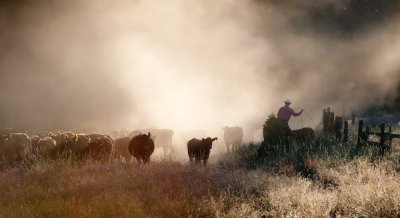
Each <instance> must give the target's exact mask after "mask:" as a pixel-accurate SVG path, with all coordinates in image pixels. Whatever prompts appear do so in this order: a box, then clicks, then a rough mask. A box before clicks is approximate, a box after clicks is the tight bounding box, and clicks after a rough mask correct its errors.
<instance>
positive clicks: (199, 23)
mask: <svg viewBox="0 0 400 218" xmlns="http://www.w3.org/2000/svg"><path fill="white" fill-rule="evenodd" d="M399 5H400V4H399V1H395V0H382V1H372V0H364V1H357V0H339V1H338V0H318V1H317V0H314V1H312V0H304V1H295V0H280V1H276V0H247V1H246V0H240V1H237V0H220V1H215V0H202V1H198V0H197V1H195V0H153V1H149V0H135V1H128V0H113V1H111V0H105V1H96V0H79V1H78V0H68V1H62V0H59V1H50V0H47V1H46V0H35V1H33V0H17V1H6V0H2V1H0V78H1V79H0V102H1V103H0V127H12V128H22V129H89V128H97V129H113V128H127V129H135V128H148V127H157V128H170V129H174V130H181V131H183V130H194V129H220V128H221V127H223V126H226V125H228V126H242V127H244V128H247V129H257V128H260V127H261V125H262V124H263V122H264V121H265V119H266V117H267V116H268V115H269V114H271V113H275V114H276V113H277V111H278V109H279V107H281V106H282V104H283V101H284V100H285V99H290V100H292V102H293V104H292V107H293V108H294V109H295V110H300V109H304V110H305V111H306V113H305V114H303V116H302V117H300V118H296V119H293V120H292V121H291V125H292V126H293V127H295V128H300V127H303V126H312V127H315V126H317V124H318V123H319V122H320V119H321V116H322V112H321V111H322V109H323V108H325V107H328V106H330V107H332V109H333V110H334V111H336V113H338V114H341V113H342V112H343V109H345V111H347V112H346V113H349V112H350V111H352V110H354V109H360V108H363V107H365V106H366V105H368V104H370V103H373V102H383V101H385V100H387V99H388V98H389V99H390V96H391V93H393V91H394V90H395V89H396V88H397V86H398V85H399V84H400V38H398V37H397V36H398V35H399V33H400V19H399Z"/></svg>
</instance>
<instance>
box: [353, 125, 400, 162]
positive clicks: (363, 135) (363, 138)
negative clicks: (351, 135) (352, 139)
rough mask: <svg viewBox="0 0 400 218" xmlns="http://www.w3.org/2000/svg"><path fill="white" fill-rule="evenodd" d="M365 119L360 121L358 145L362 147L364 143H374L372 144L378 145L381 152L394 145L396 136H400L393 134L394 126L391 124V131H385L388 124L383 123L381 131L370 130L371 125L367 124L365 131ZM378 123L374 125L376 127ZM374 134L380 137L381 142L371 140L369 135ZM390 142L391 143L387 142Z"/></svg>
mask: <svg viewBox="0 0 400 218" xmlns="http://www.w3.org/2000/svg"><path fill="white" fill-rule="evenodd" d="M363 125H364V121H363V120H359V121H358V137H357V147H361V146H363V145H372V146H377V147H379V151H380V153H381V154H383V153H384V152H385V150H388V149H390V148H391V146H392V140H393V139H396V138H400V134H393V133H392V127H391V126H389V128H388V129H389V131H388V132H385V130H386V124H385V123H381V124H380V125H379V127H380V131H379V132H373V131H370V127H369V126H366V128H365V131H364V129H363ZM375 126H376V125H372V127H375ZM371 135H374V136H378V137H379V142H374V141H370V140H369V136H371ZM387 142H389V144H387Z"/></svg>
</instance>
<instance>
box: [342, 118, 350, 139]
mask: <svg viewBox="0 0 400 218" xmlns="http://www.w3.org/2000/svg"><path fill="white" fill-rule="evenodd" d="M348 141H349V123H348V122H347V120H346V121H344V130H343V143H345V142H348Z"/></svg>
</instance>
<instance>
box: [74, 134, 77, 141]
mask: <svg viewBox="0 0 400 218" xmlns="http://www.w3.org/2000/svg"><path fill="white" fill-rule="evenodd" d="M74 141H76V142H77V141H78V135H77V134H75V135H74Z"/></svg>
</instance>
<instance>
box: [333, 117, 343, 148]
mask: <svg viewBox="0 0 400 218" xmlns="http://www.w3.org/2000/svg"><path fill="white" fill-rule="evenodd" d="M342 127H343V119H342V117H339V116H336V117H335V122H334V124H333V130H334V132H335V138H336V141H337V142H340V141H342V132H341V130H342Z"/></svg>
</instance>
